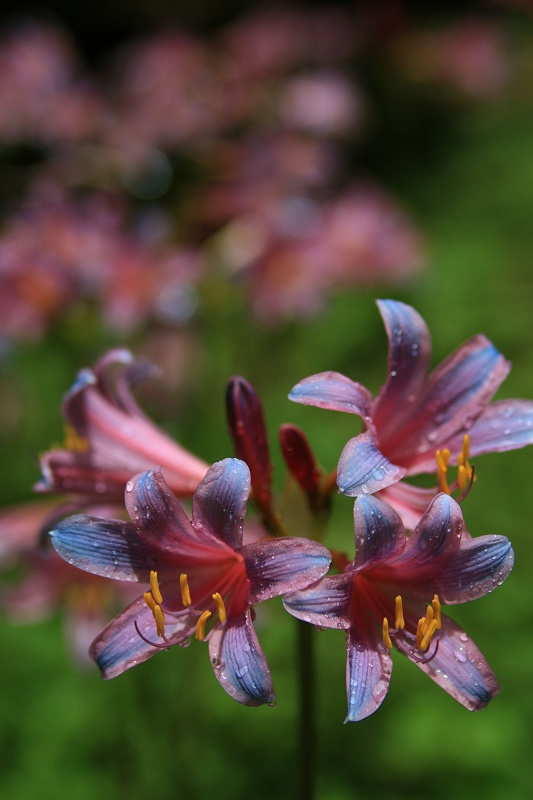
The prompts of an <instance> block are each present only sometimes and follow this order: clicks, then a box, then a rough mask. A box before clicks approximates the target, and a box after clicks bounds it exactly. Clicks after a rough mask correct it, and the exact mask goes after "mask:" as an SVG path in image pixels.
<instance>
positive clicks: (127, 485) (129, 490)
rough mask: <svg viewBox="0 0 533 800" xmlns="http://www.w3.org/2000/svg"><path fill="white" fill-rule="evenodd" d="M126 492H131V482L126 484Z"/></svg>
mask: <svg viewBox="0 0 533 800" xmlns="http://www.w3.org/2000/svg"><path fill="white" fill-rule="evenodd" d="M126 491H127V492H133V481H128V482H127V484H126Z"/></svg>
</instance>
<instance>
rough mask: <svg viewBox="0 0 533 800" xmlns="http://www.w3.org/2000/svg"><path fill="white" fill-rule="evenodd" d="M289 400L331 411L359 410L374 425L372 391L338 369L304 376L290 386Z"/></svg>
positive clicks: (349, 411)
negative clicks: (307, 376)
mask: <svg viewBox="0 0 533 800" xmlns="http://www.w3.org/2000/svg"><path fill="white" fill-rule="evenodd" d="M289 400H294V402H295V403H302V404H303V405H306V406H316V407H317V408H326V409H329V410H330V411H347V412H348V413H350V414H357V415H358V416H360V417H361V419H362V420H363V421H364V422H365V423H366V425H367V426H371V427H373V426H372V419H371V410H370V409H371V403H372V395H371V394H370V392H369V391H368V389H365V387H364V386H361V384H359V383H356V382H355V381H352V380H350V378H347V377H346V376H345V375H341V374H340V373H339V372H319V373H318V374H317V375H311V377H309V378H304V380H303V381H300V382H299V383H297V384H296V386H294V387H293V388H292V389H291V391H290V394H289Z"/></svg>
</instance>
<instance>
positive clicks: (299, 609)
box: [283, 572, 353, 628]
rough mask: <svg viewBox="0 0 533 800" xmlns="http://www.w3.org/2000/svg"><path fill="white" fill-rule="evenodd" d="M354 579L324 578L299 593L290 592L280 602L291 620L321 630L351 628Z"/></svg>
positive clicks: (350, 575)
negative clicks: (321, 628)
mask: <svg viewBox="0 0 533 800" xmlns="http://www.w3.org/2000/svg"><path fill="white" fill-rule="evenodd" d="M352 587H353V576H352V573H351V572H345V573H344V574H343V575H327V576H326V577H325V578H322V580H320V581H318V582H317V583H315V584H313V585H312V586H308V587H307V588H306V589H303V590H302V591H300V592H291V593H290V594H286V595H285V597H284V598H283V605H284V606H285V609H286V610H287V611H288V612H289V614H292V616H293V617H297V618H298V619H302V620H303V621H304V622H310V623H311V624H312V625H318V626H319V627H323V628H349V627H350V617H349V611H350V599H351V596H352Z"/></svg>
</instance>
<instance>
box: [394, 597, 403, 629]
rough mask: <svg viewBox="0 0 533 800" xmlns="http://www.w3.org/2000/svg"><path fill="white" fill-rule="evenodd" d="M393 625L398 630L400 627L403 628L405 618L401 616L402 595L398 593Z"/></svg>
mask: <svg viewBox="0 0 533 800" xmlns="http://www.w3.org/2000/svg"><path fill="white" fill-rule="evenodd" d="M394 627H395V628H397V629H398V630H400V629H401V628H405V620H404V618H403V603H402V596H401V595H400V594H399V595H398V596H397V597H396V616H395V620H394Z"/></svg>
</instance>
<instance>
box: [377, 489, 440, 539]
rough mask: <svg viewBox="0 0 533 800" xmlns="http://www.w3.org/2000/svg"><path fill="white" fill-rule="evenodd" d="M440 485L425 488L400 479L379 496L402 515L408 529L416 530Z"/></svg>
mask: <svg viewBox="0 0 533 800" xmlns="http://www.w3.org/2000/svg"><path fill="white" fill-rule="evenodd" d="M438 492H439V490H438V487H437V486H435V487H432V488H431V489H424V488H422V487H421V486H413V485H412V484H410V483H406V482H405V481H398V483H393V484H391V485H390V486H387V488H386V489H383V490H382V491H381V492H379V494H378V495H377V497H379V498H380V499H382V500H384V501H385V502H386V503H388V504H389V505H390V506H392V508H394V510H395V511H396V512H397V513H398V514H399V515H400V518H401V520H402V522H403V524H404V525H405V527H406V528H407V530H410V531H412V530H414V528H416V526H417V525H418V523H419V522H420V519H421V518H422V517H423V515H424V514H425V512H426V510H427V508H428V506H429V504H430V503H431V501H432V500H433V498H434V497H436V495H437V494H438Z"/></svg>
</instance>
